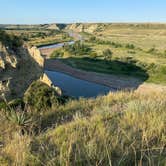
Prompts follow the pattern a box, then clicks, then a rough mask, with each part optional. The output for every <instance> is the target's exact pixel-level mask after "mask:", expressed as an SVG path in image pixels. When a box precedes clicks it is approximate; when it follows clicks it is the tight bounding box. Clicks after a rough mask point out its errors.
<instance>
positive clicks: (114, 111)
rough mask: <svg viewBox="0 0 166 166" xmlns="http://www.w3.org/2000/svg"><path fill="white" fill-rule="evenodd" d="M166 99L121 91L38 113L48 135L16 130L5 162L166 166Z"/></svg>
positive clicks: (6, 149)
mask: <svg viewBox="0 0 166 166" xmlns="http://www.w3.org/2000/svg"><path fill="white" fill-rule="evenodd" d="M165 96H166V92H162V93H161V92H155V93H154V92H149V93H145V94H141V93H139V92H117V93H110V94H108V95H107V96H103V97H98V98H96V99H89V100H88V99H80V100H78V101H77V100H71V101H68V103H66V104H65V105H63V106H59V107H58V108H56V110H54V109H52V110H47V111H44V112H43V113H40V115H39V114H35V113H33V116H36V117H38V118H36V120H38V122H40V124H42V123H44V126H45V127H46V126H48V128H47V130H41V133H36V134H35V135H20V134H18V132H17V131H16V130H15V132H13V134H12V137H11V138H12V139H11V140H10V139H8V141H6V142H4V146H3V148H2V154H3V156H5V157H4V159H6V162H8V163H10V164H20V163H21V164H22V165H43V166H45V165H48V166H54V165H88V166H91V165H98V166H100V165H101V166H103V165H150V166H156V165H164V164H166V158H165V156H166V148H165V147H166V121H165V119H166V98H165ZM38 113H39V112H38ZM31 115H32V114H31ZM53 117H57V118H53ZM58 117H59V118H58ZM51 118H53V120H51V121H50V119H51ZM9 123H10V122H9ZM50 123H51V124H52V125H51V127H50ZM38 124H39V123H38ZM45 127H44V128H45ZM1 128H2V126H1ZM0 131H1V134H2V133H3V132H2V130H0ZM6 132H7V131H6ZM2 141H3V139H2ZM16 147H17V150H16V152H15V151H14V149H16ZM0 150H1V149H0ZM19 159H20V160H19ZM0 161H1V160H0ZM3 162H4V161H3Z"/></svg>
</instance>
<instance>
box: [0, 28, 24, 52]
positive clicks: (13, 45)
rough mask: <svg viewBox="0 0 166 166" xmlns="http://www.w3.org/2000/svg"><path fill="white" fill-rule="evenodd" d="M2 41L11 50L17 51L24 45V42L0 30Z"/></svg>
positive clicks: (0, 39)
mask: <svg viewBox="0 0 166 166" xmlns="http://www.w3.org/2000/svg"><path fill="white" fill-rule="evenodd" d="M0 41H1V42H2V43H3V44H4V45H5V46H7V47H9V48H10V49H13V50H14V51H16V50H17V49H18V47H21V46H22V45H23V40H22V39H21V38H20V37H18V36H15V35H9V34H7V33H6V32H5V31H2V30H0Z"/></svg>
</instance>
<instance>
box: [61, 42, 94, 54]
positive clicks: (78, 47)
mask: <svg viewBox="0 0 166 166" xmlns="http://www.w3.org/2000/svg"><path fill="white" fill-rule="evenodd" d="M64 49H65V51H67V52H69V53H70V54H73V55H75V56H78V55H86V54H89V53H90V52H91V48H90V47H88V46H87V45H85V44H83V43H82V42H80V41H77V42H75V43H74V44H73V45H65V46H64Z"/></svg>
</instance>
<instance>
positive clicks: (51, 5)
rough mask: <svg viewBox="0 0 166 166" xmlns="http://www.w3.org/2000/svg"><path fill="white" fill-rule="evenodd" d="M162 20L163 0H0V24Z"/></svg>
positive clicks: (164, 16) (165, 14) (165, 1)
mask: <svg viewBox="0 0 166 166" xmlns="http://www.w3.org/2000/svg"><path fill="white" fill-rule="evenodd" d="M73 22H164V23H165V22H166V0H0V24H43V23H73Z"/></svg>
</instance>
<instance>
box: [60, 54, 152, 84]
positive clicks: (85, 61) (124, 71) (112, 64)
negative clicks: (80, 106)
mask: <svg viewBox="0 0 166 166" xmlns="http://www.w3.org/2000/svg"><path fill="white" fill-rule="evenodd" d="M62 61H63V62H64V63H66V64H68V65H70V66H72V67H74V68H79V69H83V70H86V71H93V72H99V73H105V74H115V75H123V76H131V77H135V78H139V79H141V80H142V81H145V80H147V79H148V78H149V76H148V74H147V72H146V70H144V69H142V68H141V67H139V66H137V65H136V62H135V61H128V62H127V61H126V62H124V61H123V62H122V61H119V60H112V61H108V60H102V59H92V58H89V57H83V58H73V57H70V58H66V59H63V60H62Z"/></svg>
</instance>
